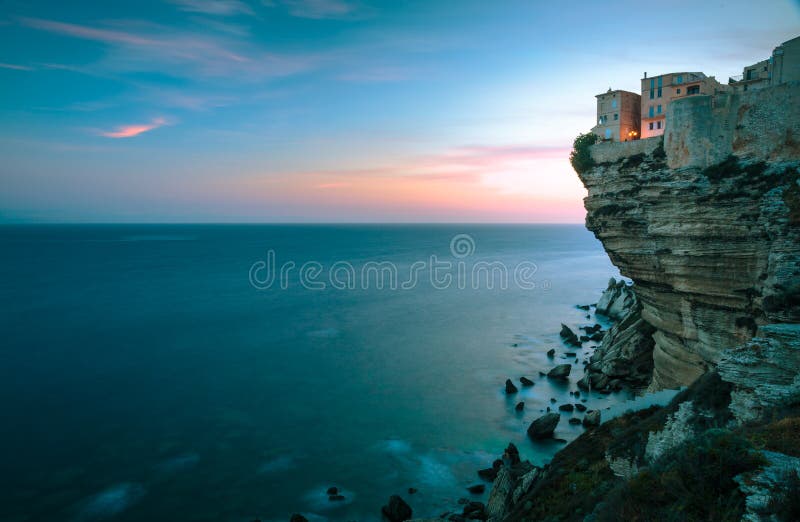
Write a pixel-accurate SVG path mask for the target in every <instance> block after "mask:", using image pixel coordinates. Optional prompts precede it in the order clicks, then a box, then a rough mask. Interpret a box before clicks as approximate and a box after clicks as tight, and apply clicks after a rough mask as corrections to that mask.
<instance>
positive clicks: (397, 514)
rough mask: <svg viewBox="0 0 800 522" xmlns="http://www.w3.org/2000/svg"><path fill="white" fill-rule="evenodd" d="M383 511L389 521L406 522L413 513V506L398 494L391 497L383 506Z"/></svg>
mask: <svg viewBox="0 0 800 522" xmlns="http://www.w3.org/2000/svg"><path fill="white" fill-rule="evenodd" d="M381 513H383V516H384V517H386V519H387V520H388V521H389V522H405V521H406V520H408V519H410V518H411V515H412V511H411V506H409V505H408V504H407V503H406V501H405V500H403V499H402V498H400V496H398V495H392V496H391V497H389V503H388V504H386V505H385V506H383V507H382V508H381Z"/></svg>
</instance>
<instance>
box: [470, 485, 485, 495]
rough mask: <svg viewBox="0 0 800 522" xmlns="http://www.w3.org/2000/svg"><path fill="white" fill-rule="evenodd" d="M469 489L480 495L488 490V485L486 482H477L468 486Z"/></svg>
mask: <svg viewBox="0 0 800 522" xmlns="http://www.w3.org/2000/svg"><path fill="white" fill-rule="evenodd" d="M467 491H469V492H470V493H472V494H473V495H480V494H482V493H483V492H484V491H486V486H485V485H484V484H475V485H473V486H470V487H468V488H467Z"/></svg>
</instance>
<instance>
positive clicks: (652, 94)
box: [650, 89, 656, 100]
mask: <svg viewBox="0 0 800 522" xmlns="http://www.w3.org/2000/svg"><path fill="white" fill-rule="evenodd" d="M655 94H656V91H654V90H652V89H650V99H651V100H652V99H653V96H654V95H655Z"/></svg>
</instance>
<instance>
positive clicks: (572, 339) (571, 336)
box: [560, 323, 581, 346]
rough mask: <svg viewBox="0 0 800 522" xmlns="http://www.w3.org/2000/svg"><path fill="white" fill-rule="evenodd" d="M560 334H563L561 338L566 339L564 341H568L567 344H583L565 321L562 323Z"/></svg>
mask: <svg viewBox="0 0 800 522" xmlns="http://www.w3.org/2000/svg"><path fill="white" fill-rule="evenodd" d="M560 335H561V338H562V339H564V342H565V343H567V344H571V345H572V346H580V345H581V341H580V339H578V336H577V335H575V332H573V331H572V330H571V329H570V328H569V326H567V325H565V324H563V323H562V324H561V333H560Z"/></svg>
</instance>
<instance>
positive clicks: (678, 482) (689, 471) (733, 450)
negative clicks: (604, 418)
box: [597, 429, 764, 522]
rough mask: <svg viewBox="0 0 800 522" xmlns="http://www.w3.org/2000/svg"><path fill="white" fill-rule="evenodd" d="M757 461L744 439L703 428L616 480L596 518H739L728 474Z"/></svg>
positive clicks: (738, 499) (740, 504)
mask: <svg viewBox="0 0 800 522" xmlns="http://www.w3.org/2000/svg"><path fill="white" fill-rule="evenodd" d="M763 464H764V458H763V457H762V456H761V454H760V453H758V452H756V451H753V449H752V446H751V445H750V443H749V442H748V441H747V439H745V438H744V437H742V436H740V435H737V434H735V433H733V432H730V431H728V430H725V429H710V430H707V431H706V432H704V433H702V434H701V435H699V436H698V437H696V438H695V439H693V440H691V441H689V442H687V443H685V444H684V445H683V447H682V448H679V449H678V450H676V451H672V452H670V454H669V455H667V456H665V458H664V459H662V460H660V461H658V462H656V463H654V464H653V465H652V466H651V467H650V468H649V469H646V470H645V471H643V472H641V473H639V474H638V475H636V476H635V477H633V478H632V479H631V480H630V481H628V482H624V483H622V484H620V485H619V486H618V487H617V488H616V489H615V490H614V491H613V492H611V493H610V494H609V495H608V496H607V497H606V500H605V503H604V504H603V505H602V507H601V508H600V509H598V511H597V515H598V516H597V520H598V522H602V521H612V520H613V521H617V520H630V521H650V520H665V521H666V520H675V521H679V520H680V521H689V520H698V521H699V520H719V521H727V520H730V521H734V520H740V519H741V517H742V515H743V513H744V508H745V499H744V495H743V494H742V493H741V491H739V488H738V485H737V484H736V482H735V481H734V480H733V478H734V477H735V476H737V475H739V474H740V473H745V472H748V471H753V470H756V469H758V468H759V467H761V466H762V465H763Z"/></svg>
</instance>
